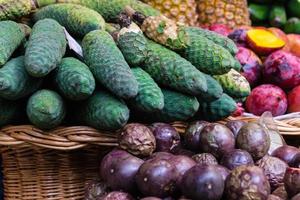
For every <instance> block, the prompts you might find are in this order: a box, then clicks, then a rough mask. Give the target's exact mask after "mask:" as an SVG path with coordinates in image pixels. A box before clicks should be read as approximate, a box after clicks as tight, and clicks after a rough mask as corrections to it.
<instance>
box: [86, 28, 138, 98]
mask: <svg viewBox="0 0 300 200" xmlns="http://www.w3.org/2000/svg"><path fill="white" fill-rule="evenodd" d="M82 48H83V56H84V60H85V62H86V63H87V65H88V66H89V68H90V70H91V72H92V73H93V75H94V77H95V79H96V80H97V81H99V82H100V83H101V84H102V85H104V86H105V87H106V88H107V89H109V90H110V91H111V92H112V93H114V94H115V95H117V96H118V97H121V98H124V99H129V98H133V97H135V96H136V95H137V93H138V82H137V80H136V79H135V77H134V75H133V74H132V72H131V70H130V67H129V66H128V64H127V62H126V61H125V59H124V57H123V55H122V53H121V51H120V50H119V49H118V47H117V45H116V44H115V42H114V40H113V38H112V37H111V36H110V35H109V34H108V33H107V32H105V31H103V30H96V31H92V32H90V33H88V34H87V35H86V36H85V37H84V39H83V41H82Z"/></svg>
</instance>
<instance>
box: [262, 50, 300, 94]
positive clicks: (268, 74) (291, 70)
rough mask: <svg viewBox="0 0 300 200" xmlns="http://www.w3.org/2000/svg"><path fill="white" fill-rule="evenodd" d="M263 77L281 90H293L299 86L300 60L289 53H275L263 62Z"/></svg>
mask: <svg viewBox="0 0 300 200" xmlns="http://www.w3.org/2000/svg"><path fill="white" fill-rule="evenodd" d="M263 76H264V78H265V80H266V81H268V82H269V83H273V84H275V85H278V86H279V87H281V88H284V89H290V88H293V87H295V86H297V85H299V84H300V59H299V58H298V57H296V56H295V55H293V54H291V53H288V52H285V51H281V50H279V51H276V52H274V53H272V54H271V55H269V56H268V57H267V59H266V60H265V62H264V67H263Z"/></svg>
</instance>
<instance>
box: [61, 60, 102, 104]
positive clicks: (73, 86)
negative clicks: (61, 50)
mask: <svg viewBox="0 0 300 200" xmlns="http://www.w3.org/2000/svg"><path fill="white" fill-rule="evenodd" d="M55 83H56V85H57V87H58V89H59V91H60V92H61V93H62V94H63V95H64V96H65V97H66V98H68V99H71V100H74V101H78V100H83V99H86V98H88V97H89V96H91V95H92V93H93V92H94V90H95V87H96V83H95V79H94V77H93V74H92V73H91V71H90V70H89V68H88V66H86V65H85V64H84V63H82V62H81V61H79V60H77V59H75V58H71V57H70V58H64V59H62V62H61V63H60V65H59V67H58V69H57V71H55Z"/></svg>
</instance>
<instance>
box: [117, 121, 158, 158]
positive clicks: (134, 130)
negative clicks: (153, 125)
mask: <svg viewBox="0 0 300 200" xmlns="http://www.w3.org/2000/svg"><path fill="white" fill-rule="evenodd" d="M119 146H120V147H121V148H122V149H124V150H126V151H128V152H130V153H132V154H133V155H136V156H149V155H151V154H152V153H153V151H154V150H155V148H156V141H155V137H154V135H153V133H152V131H151V130H150V129H149V128H148V127H147V126H144V125H143V124H138V123H132V124H127V125H126V126H125V127H124V129H123V131H122V133H121V134H120V138H119Z"/></svg>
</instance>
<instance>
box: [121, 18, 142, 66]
mask: <svg viewBox="0 0 300 200" xmlns="http://www.w3.org/2000/svg"><path fill="white" fill-rule="evenodd" d="M117 40H118V47H119V49H120V50H121V51H122V54H123V55H124V57H125V59H126V61H127V62H128V64H130V65H133V66H134V65H140V64H142V62H144V60H145V59H146V56H147V39H146V38H145V36H144V35H143V32H142V31H141V30H140V28H139V27H138V26H137V25H136V24H134V23H131V24H130V26H129V27H128V28H126V27H124V28H122V29H121V30H120V32H119V34H118V39H117Z"/></svg>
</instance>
